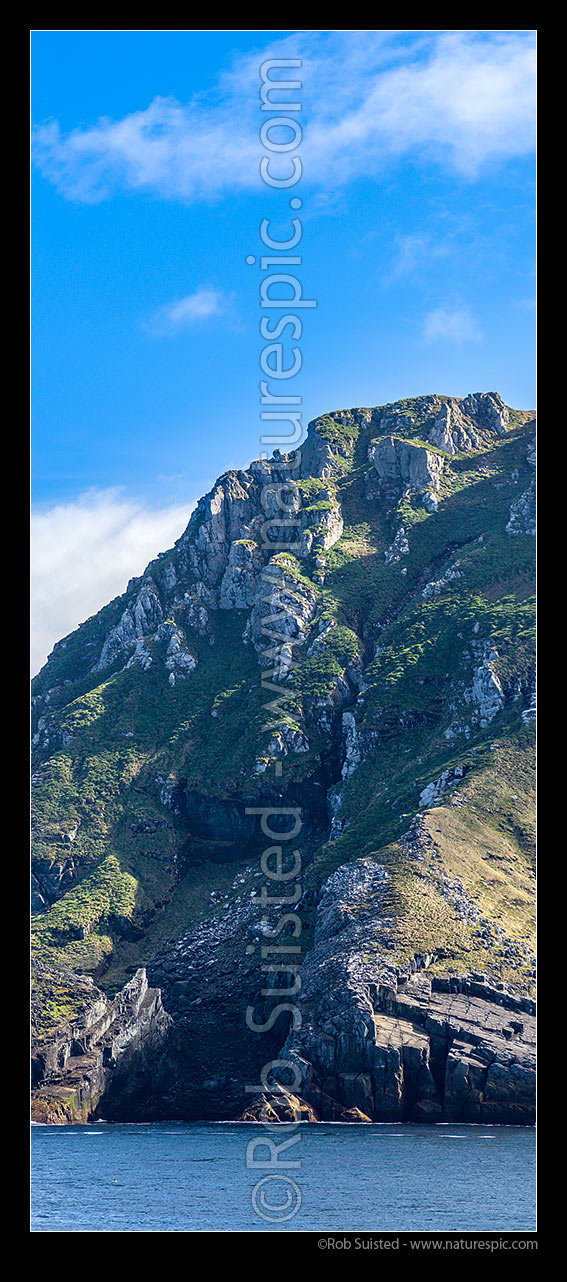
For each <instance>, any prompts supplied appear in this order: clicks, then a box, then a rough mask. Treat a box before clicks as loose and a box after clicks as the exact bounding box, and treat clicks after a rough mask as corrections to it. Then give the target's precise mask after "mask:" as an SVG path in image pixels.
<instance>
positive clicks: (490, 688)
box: [465, 655, 505, 727]
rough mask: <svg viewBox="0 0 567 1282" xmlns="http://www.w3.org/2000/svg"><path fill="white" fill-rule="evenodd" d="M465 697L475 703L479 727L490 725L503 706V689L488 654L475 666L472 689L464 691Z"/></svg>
mask: <svg viewBox="0 0 567 1282" xmlns="http://www.w3.org/2000/svg"><path fill="white" fill-rule="evenodd" d="M465 698H466V699H467V701H468V702H472V703H473V704H475V705H476V707H477V712H476V719H477V720H478V721H479V724H480V726H481V727H484V726H487V725H490V722H491V721H493V720H494V718H495V716H496V715H497V714H498V713H499V712H500V711H501V709H502V708H503V707H504V703H505V695H504V690H503V689H502V685H501V682H500V679H499V677H498V676H497V674H496V672H495V670H494V667H493V660H492V659H491V657H490V655H488V656H487V657H485V658H484V659H483V661H482V663H480V664H479V666H478V667H477V668H475V673H474V680H473V684H472V689H471V690H469V691H466V692H465Z"/></svg>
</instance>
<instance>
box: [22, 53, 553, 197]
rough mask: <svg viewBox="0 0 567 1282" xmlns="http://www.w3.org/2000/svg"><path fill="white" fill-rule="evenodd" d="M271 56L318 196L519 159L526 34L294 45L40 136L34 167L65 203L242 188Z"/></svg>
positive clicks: (529, 121)
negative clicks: (278, 63)
mask: <svg viewBox="0 0 567 1282" xmlns="http://www.w3.org/2000/svg"><path fill="white" fill-rule="evenodd" d="M273 56H278V57H286V56H287V57H296V58H297V57H299V58H301V59H302V67H301V69H300V70H299V71H298V72H296V73H295V74H297V75H298V76H299V78H300V79H301V81H302V90H301V101H302V122H303V124H304V127H305V136H304V140H303V144H302V156H303V160H304V174H305V182H306V183H309V184H311V185H312V186H313V187H315V188H317V189H319V190H320V191H321V190H325V189H331V188H332V189H333V190H335V189H336V188H337V187H341V186H344V185H345V184H347V183H348V182H349V181H351V180H353V179H356V178H360V177H373V176H376V175H378V174H380V173H382V172H383V170H384V168H385V166H386V165H387V164H388V163H389V162H391V161H392V160H393V159H395V158H397V157H402V156H407V157H412V158H417V159H421V160H422V161H423V160H425V161H427V163H441V164H443V165H445V166H448V167H450V168H451V169H453V170H456V171H458V172H459V173H460V174H461V175H463V176H465V177H467V178H469V179H474V178H475V177H476V176H477V175H478V174H479V172H480V171H481V170H483V169H484V167H485V166H486V165H490V164H495V163H500V162H505V161H508V160H510V159H513V158H515V157H519V156H524V155H526V154H528V153H529V152H530V151H531V150H532V149H533V146H534V115H535V105H534V100H535V48H534V37H533V36H532V34H531V33H530V32H456V33H454V32H440V33H427V32H426V33H420V32H418V33H413V34H410V35H408V33H404V32H402V33H400V32H379V31H354V32H327V33H325V32H323V33H318V32H299V33H297V34H295V35H293V36H287V37H285V39H283V40H280V41H276V42H274V43H272V45H271V47H269V48H265V49H263V50H258V51H257V52H256V53H254V55H250V54H247V55H246V56H240V57H238V58H237V59H236V60H235V62H234V65H233V66H232V67H231V69H230V70H229V71H227V72H225V73H224V75H223V76H222V77H221V79H220V81H219V82H218V84H217V85H216V86H214V88H212V89H211V92H210V94H208V95H202V94H201V95H199V96H198V97H196V98H194V99H193V100H192V101H191V102H189V103H180V102H177V101H175V100H174V99H171V98H155V99H154V101H153V102H152V103H150V104H149V106H147V107H145V108H144V109H142V110H139V111H135V112H132V113H131V114H129V115H127V116H124V117H123V118H122V119H121V120H109V119H107V118H102V119H100V120H99V121H98V122H97V123H96V124H93V125H91V126H86V127H79V128H77V129H74V130H72V131H71V132H70V133H67V134H64V133H62V131H61V129H60V126H59V124H58V123H57V122H56V121H50V122H47V123H45V124H43V125H41V126H39V128H38V129H37V130H36V131H35V135H34V154H35V159H36V162H37V164H38V165H39V167H40V169H41V170H42V172H43V174H44V175H45V177H46V178H47V179H48V180H49V181H50V182H52V183H53V184H54V185H55V186H56V187H57V189H58V190H59V192H60V193H61V194H62V195H63V196H65V197H67V198H68V199H70V200H74V201H83V202H91V203H96V202H97V201H100V200H104V199H106V198H108V197H109V196H110V195H111V194H112V193H113V192H114V191H116V190H117V189H124V188H126V189H130V190H134V191H144V192H152V193H154V194H158V195H159V196H161V197H163V198H165V199H173V200H183V201H195V200H202V199H211V198H216V197H219V196H221V195H223V194H225V193H227V192H234V191H237V190H239V189H251V188H255V187H257V185H258V154H259V142H258V136H257V135H258V86H259V80H258V68H259V66H260V64H261V62H262V61H263V60H264V59H265V58H267V57H273ZM282 163H285V157H284V161H283V162H282ZM272 168H273V172H274V173H275V172H276V165H275V163H274V165H273V166H272Z"/></svg>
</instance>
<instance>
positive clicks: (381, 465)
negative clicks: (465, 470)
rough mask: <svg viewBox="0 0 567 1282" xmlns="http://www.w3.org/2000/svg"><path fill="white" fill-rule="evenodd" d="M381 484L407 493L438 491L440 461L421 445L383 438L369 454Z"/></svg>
mask: <svg viewBox="0 0 567 1282" xmlns="http://www.w3.org/2000/svg"><path fill="white" fill-rule="evenodd" d="M368 457H369V459H370V462H371V463H373V464H374V467H375V468H376V471H377V473H378V476H379V479H380V482H381V483H382V484H383V485H385V486H387V487H389V488H393V489H396V488H403V487H406V486H407V487H408V489H409V490H410V491H419V490H424V489H433V490H438V489H439V481H440V477H441V473H442V471H443V458H442V456H441V455H440V454H435V453H434V452H433V450H428V449H426V447H425V446H424V445H414V444H413V442H412V441H404V440H402V439H401V438H398V437H395V436H383V437H381V439H380V440H379V441H376V442H375V444H374V445H372V446H371V447H370V449H369V451H368Z"/></svg>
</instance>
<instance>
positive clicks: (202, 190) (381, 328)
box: [31, 30, 535, 671]
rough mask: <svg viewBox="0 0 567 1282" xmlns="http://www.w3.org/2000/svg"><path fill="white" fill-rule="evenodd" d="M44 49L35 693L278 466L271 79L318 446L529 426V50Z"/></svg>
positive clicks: (206, 44) (64, 39)
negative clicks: (85, 627) (264, 317)
mask: <svg viewBox="0 0 567 1282" xmlns="http://www.w3.org/2000/svg"><path fill="white" fill-rule="evenodd" d="M31 43H32V50H31V68H32V251H31V257H32V617H33V627H32V670H34V671H35V670H37V669H38V668H39V666H41V664H42V663H43V662H44V661H45V658H46V655H47V653H48V651H49V650H50V649H51V648H52V645H53V643H54V641H55V640H57V639H59V638H60V637H61V636H63V635H65V634H66V633H67V632H69V631H70V630H71V629H72V628H74V627H76V626H77V624H78V623H79V622H80V621H81V620H82V619H84V618H86V617H88V615H90V614H92V613H93V612H94V611H95V610H97V609H99V608H100V607H101V606H102V605H103V604H105V602H106V601H107V600H109V599H110V598H111V597H113V596H115V595H116V594H117V593H118V592H121V591H123V590H124V588H125V586H126V583H127V580H128V578H130V577H131V575H133V574H139V573H140V572H141V571H142V570H143V568H144V566H145V564H146V563H147V561H148V560H150V559H151V557H153V556H155V555H156V554H157V552H158V551H160V550H164V549H165V548H166V547H168V546H171V544H172V542H173V541H174V539H175V538H177V537H178V536H179V534H180V533H181V532H182V530H183V528H184V527H185V525H186V523H187V520H188V518H189V515H190V512H191V510H192V507H193V506H194V504H195V502H196V501H197V499H198V498H199V497H200V496H201V495H202V494H203V493H205V492H206V491H207V490H208V489H210V487H211V485H212V484H213V483H214V480H215V479H216V477H217V476H218V475H219V474H221V473H222V472H224V471H226V470H227V468H230V467H237V468H238V467H246V466H247V465H248V463H249V462H250V461H251V460H252V459H254V458H257V457H258V456H259V454H260V453H261V451H262V449H263V448H264V449H265V447H263V446H262V445H261V443H260V437H261V434H262V431H263V430H265V428H264V427H263V425H262V424H261V422H260V403H259V402H260V392H259V382H260V379H261V378H262V377H264V376H263V375H262V373H261V370H260V364H259V361H260V353H261V351H262V348H263V347H264V345H265V341H266V340H265V339H263V338H262V337H261V335H260V332H259V323H260V317H261V314H262V313H261V310H260V302H259V285H260V278H261V271H260V267H259V261H258V260H259V255H260V252H261V246H260V241H259V226H260V223H261V220H262V219H263V218H268V219H270V227H271V229H272V234H273V235H274V237H276V236H277V237H283V236H284V235H286V234H287V235H289V230H288V229H289V225H290V224H289V220H290V218H291V217H292V216H293V215H292V214H291V213H290V209H289V199H290V192H289V191H281V190H273V189H270V188H269V187H268V186H267V185H266V184H265V183H264V182H263V181H262V178H261V176H260V172H259V164H260V159H261V157H262V155H263V154H264V150H265V149H264V147H263V145H262V142H261V140H260V137H259V131H260V128H261V126H262V124H263V123H264V121H265V119H266V113H263V112H262V111H261V109H260V107H261V104H260V96H259V86H260V77H259V67H260V66H261V64H262V63H263V62H264V61H265V60H266V59H267V58H280V59H289V58H294V59H300V60H301V68H300V70H295V71H293V72H292V73H289V74H291V75H293V76H298V77H299V78H300V80H301V89H300V91H299V99H300V102H301V110H300V112H298V113H296V116H295V118H296V119H298V120H299V121H300V123H301V127H302V131H303V136H302V139H301V143H300V145H299V154H300V156H301V160H302V166H303V173H302V177H301V180H300V182H299V183H298V184H297V186H295V187H294V188H293V190H292V191H291V195H292V196H297V197H300V198H301V200H302V208H301V220H302V225H303V236H302V241H301V246H300V250H299V251H297V250H296V251H295V252H296V253H297V252H300V254H301V259H302V261H301V266H300V267H298V268H294V269H291V270H295V271H296V272H297V273H298V275H299V277H300V279H301V283H302V288H303V293H304V296H305V297H307V298H309V299H312V300H315V301H316V303H317V306H316V307H314V308H310V309H306V310H305V311H304V312H303V313H302V321H303V333H302V335H301V343H300V348H301V356H302V362H303V363H302V368H301V372H300V374H299V375H298V376H297V377H296V378H295V379H294V380H293V392H294V393H295V394H299V395H300V396H301V401H302V405H301V409H302V415H303V422H304V424H305V425H306V424H307V423H308V421H309V419H311V418H313V417H315V416H316V415H318V414H321V413H324V412H325V411H327V410H331V409H337V408H342V407H348V406H354V405H376V404H382V403H385V402H388V401H393V400H398V399H400V398H402V397H406V396H412V395H418V394H421V393H430V392H440V393H446V394H450V395H454V396H464V395H466V394H467V393H468V392H470V391H478V390H484V391H499V392H500V394H501V395H502V397H503V398H504V400H505V401H506V402H507V403H508V404H510V405H512V406H514V407H516V408H532V407H533V406H534V405H535V374H534V324H535V311H534V294H535V276H534V204H535V196H534V130H535V108H534V92H535V89H534V77H535V70H534V59H535V50H534V44H535V41H534V35H533V33H532V32H530V31H520V30H512V31H508V30H504V31H476V30H473V31H444V30H442V31H354V32H353V31H347V32H335V31H323V32H315V31H306V32H305V31H299V32H288V31H283V32H280V31H230V32H228V31H227V32H222V31H221V32H218V31H215V32H204V31H194V32H191V31H35V32H33V33H32V42H31ZM276 74H278V73H276ZM291 96H292V98H295V99H296V98H297V96H298V95H297V93H295V94H292V95H291ZM288 136H289V135H287V134H285V133H284V132H278V131H277V130H276V131H275V132H274V133H272V135H271V137H272V140H274V141H277V140H278V139H280V140H281V141H283V140H284V139H287V137H288ZM277 163H282V164H283V163H287V162H286V160H285V158H284V160H282V161H281V162H279V161H276V162H274V169H273V172H276V171H277V172H280V171H279V170H276V166H277ZM281 172H283V170H282V171H281ZM295 216H297V215H295ZM263 252H266V251H263ZM247 257H254V258H255V259H256V261H255V263H253V264H251V265H249V264H248V263H247V262H246V258H247Z"/></svg>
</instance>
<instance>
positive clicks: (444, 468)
mask: <svg viewBox="0 0 567 1282" xmlns="http://www.w3.org/2000/svg"><path fill="white" fill-rule="evenodd" d="M534 442H535V422H534V418H533V414H531V413H530V412H529V411H517V410H513V409H511V408H510V407H508V406H506V405H504V403H503V402H502V400H501V399H500V397H499V396H498V395H497V394H496V393H475V394H473V395H470V396H467V397H466V398H464V399H457V398H452V397H446V396H424V397H420V398H414V399H412V400H407V401H401V402H397V403H396V404H393V405H387V406H379V407H376V408H355V409H352V410H344V411H335V412H333V413H331V414H325V415H322V416H321V417H320V418H319V419H316V420H315V421H314V422H313V423H311V424H310V425H309V432H308V437H307V440H306V442H305V445H304V446H303V448H302V449H301V450H298V451H297V452H296V453H295V454H293V455H291V456H284V455H280V454H279V453H278V452H277V451H276V453H275V455H274V457H273V458H272V459H270V460H263V461H260V462H254V463H252V464H251V465H250V467H249V468H248V469H247V470H246V471H239V472H228V473H226V474H225V475H224V476H222V477H220V478H219V480H218V481H217V483H216V485H215V486H214V487H213V489H212V491H211V492H210V494H208V495H207V496H206V497H205V498H204V499H202V500H201V501H200V503H199V504H198V506H197V508H196V510H195V511H194V513H193V514H192V516H191V519H190V521H189V524H188V526H187V529H186V530H185V532H184V533H183V535H182V536H181V538H180V539H179V540H178V542H177V543H176V545H175V547H174V548H172V549H171V550H169V551H168V552H165V553H163V554H161V555H160V556H159V557H158V558H157V559H156V560H155V561H153V562H152V563H151V564H150V565H149V566H148V567H147V569H146V570H145V572H144V574H143V575H141V576H140V577H139V578H136V579H133V580H131V581H130V583H129V584H128V588H127V590H126V592H125V593H124V595H123V596H122V597H119V598H117V599H116V600H115V601H113V602H111V603H110V604H109V605H108V606H106V607H105V608H104V609H103V610H102V611H100V612H99V614H97V615H96V616H94V617H93V618H91V619H89V620H87V621H86V622H85V623H84V624H83V625H81V627H80V628H78V629H77V631H76V632H74V633H72V634H71V635H70V636H68V637H66V638H64V639H63V640H62V641H60V642H59V643H58V644H57V645H56V646H55V647H54V650H53V653H52V655H50V657H49V660H48V662H47V664H46V665H45V667H44V668H43V669H42V671H41V673H40V674H39V675H38V677H37V678H36V679H35V681H34V689H33V695H34V709H33V712H34V725H33V733H34V739H33V749H34V759H33V779H32V800H33V807H32V808H33V844H32V934H33V945H34V957H35V958H36V959H37V964H38V969H37V972H36V977H35V981H34V982H35V985H36V987H35V992H36V995H37V996H36V1006H35V1007H34V1009H36V1011H37V1020H38V1024H37V1030H36V1037H35V1038H34V1066H35V1067H34V1072H35V1077H34V1083H35V1085H34V1101H35V1103H34V1113H35V1116H36V1117H37V1118H38V1119H39V1120H44V1119H45V1118H46V1117H49V1118H51V1119H55V1120H73V1119H80V1120H82V1119H86V1118H87V1117H89V1116H92V1115H95V1114H98V1115H102V1116H106V1117H114V1118H118V1119H121V1120H127V1119H130V1118H138V1119H139V1118H143V1119H149V1118H157V1117H181V1118H193V1117H199V1118H221V1117H226V1118H234V1117H239V1116H255V1115H258V1116H259V1115H260V1113H261V1110H262V1108H268V1109H272V1110H274V1109H276V1111H277V1112H279V1114H280V1115H282V1116H284V1115H285V1113H286V1109H288V1110H289V1109H292V1110H293V1108H295V1109H296V1110H297V1109H300V1110H302V1115H303V1116H311V1117H322V1118H335V1117H344V1118H346V1119H348V1118H351V1119H352V1118H355V1117H368V1118H371V1119H374V1120H409V1119H420V1120H423V1119H427V1118H429V1119H430V1120H439V1119H441V1120H456V1119H461V1120H482V1121H506V1122H510V1121H531V1120H532V1119H533V1080H534V1079H533V1014H534V1006H533V998H534V982H535V962H534V954H533V916H534V882H533V877H534V871H533V846H534V832H533V824H534V820H533V777H532V771H533V761H532V754H533V739H534V724H533V723H534V718H535V679H534V672H535V669H534V646H533V591H534V538H533V533H534V529H535V520H534V510H535V509H534V503H535V485H534V468H535V445H534ZM266 807H269V808H274V807H283V808H286V809H287V810H288V811H289V812H291V811H294V812H296V813H297V814H298V815H299V816H300V828H301V832H300V835H299V836H298V838H297V841H296V842H295V845H297V846H299V847H300V854H301V876H300V878H298V884H300V891H299V894H298V898H297V901H296V903H294V905H293V911H291V910H289V913H290V917H293V916H295V917H297V919H298V922H299V925H297V923H296V922H295V921H293V922H292V921H291V920H290V921H289V922H288V923H284V924H283V926H282V923H281V920H280V919H281V916H282V909H281V908H280V910H279V913H278V910H277V907H276V906H267V907H266V906H263V902H262V897H261V887H262V884H263V880H265V877H263V873H262V870H261V869H262V866H261V863H260V860H261V857H262V852H263V851H264V850H265V848H266V846H267V845H268V841H267V838H266V837H265V836H264V835H263V834H262V832H261V826H260V824H259V821H258V814H257V812H258V811H259V810H261V809H262V808H266ZM254 812H256V813H254ZM276 826H277V821H276ZM281 828H282V830H285V823H284V821H282V823H281ZM264 871H265V870H264ZM262 879H263V880H262ZM294 884H295V883H294ZM280 935H281V938H280ZM288 936H289V938H288ZM276 937H277V938H278V941H279V943H280V945H281V944H283V945H284V947H287V948H288V949H290V950H292V949H295V950H296V952H294V953H291V952H290V956H291V957H293V959H294V962H293V964H296V970H295V971H294V970H293V967H292V963H290V962H289V960H288V959H286V958H285V957H284V961H285V965H284V962H282V961H278V960H277V959H276V954H275V953H274V951H273V950H272V953H271V954H270V952H269V947H268V945H269V941H270V939H275V938H276ZM266 950H268V951H266ZM297 950H298V951H297ZM270 957H271V958H272V960H270ZM278 957H279V954H278ZM278 965H279V966H280V969H279V970H278ZM146 971H147V976H148V981H149V984H150V985H151V988H150V989H147V988H146V987H145V985H146V984H147V982H148V981H147V980H146V978H145V972H146ZM142 975H143V976H144V978H143V979H142V978H141V976H142ZM142 990H143V992H142ZM274 991H275V992H278V991H280V992H281V993H283V994H284V995H282V996H280V997H279V999H278V1000H279V1001H280V1002H281V1003H283V1004H284V1005H286V1004H287V1005H288V1006H290V1005H293V1006H294V1007H295V1010H294V1011H291V1010H290V1009H287V1010H283V1011H282V1012H281V1013H280V1014H279V1016H278V1018H277V1019H275V1020H274V1021H273V1023H271V1024H270V1027H269V1028H267V1030H266V1032H265V1033H264V1034H262V1035H259V1034H258V1032H255V1031H254V1030H253V1028H250V1027H249V1026H248V1024H247V1022H246V1011H247V1010H251V1011H253V1012H254V1018H253V1020H252V1021H251V1022H252V1023H253V1024H254V1025H256V1026H259V1025H262V1024H267V1023H269V1022H270V1019H271V1015H270V1011H271V1010H272V1009H273V1007H274V1005H275V1004H276V1002H275V1000H274V998H273V997H272V998H270V997H269V996H267V993H268V994H269V993H273V992H274ZM286 992H287V993H288V995H289V999H290V1000H289V1001H288V1002H287V1003H286V997H285V993H286ZM249 1022H250V1021H249ZM117 1051H118V1052H119V1053H117ZM278 1056H281V1057H285V1058H287V1060H288V1062H289V1064H293V1065H294V1066H295V1069H294V1074H293V1076H294V1081H293V1083H290V1082H289V1081H288V1080H284V1077H283V1076H282V1075H280V1076H281V1077H282V1080H281V1081H279V1082H278V1083H276V1087H277V1089H276V1092H275V1096H274V1098H272V1099H271V1100H267V1098H266V1092H265V1091H263V1090H262V1085H261V1082H260V1077H259V1075H260V1074H261V1070H262V1066H263V1065H265V1064H266V1063H267V1061H268V1060H269V1059H277V1058H278ZM250 1083H257V1091H256V1095H255V1097H253V1098H251V1094H250V1092H249V1091H248V1092H247V1090H246V1087H247V1086H248V1085H249V1084H250ZM278 1090H279V1094H278ZM274 1100H275V1102H274ZM286 1101H287V1103H286Z"/></svg>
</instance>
